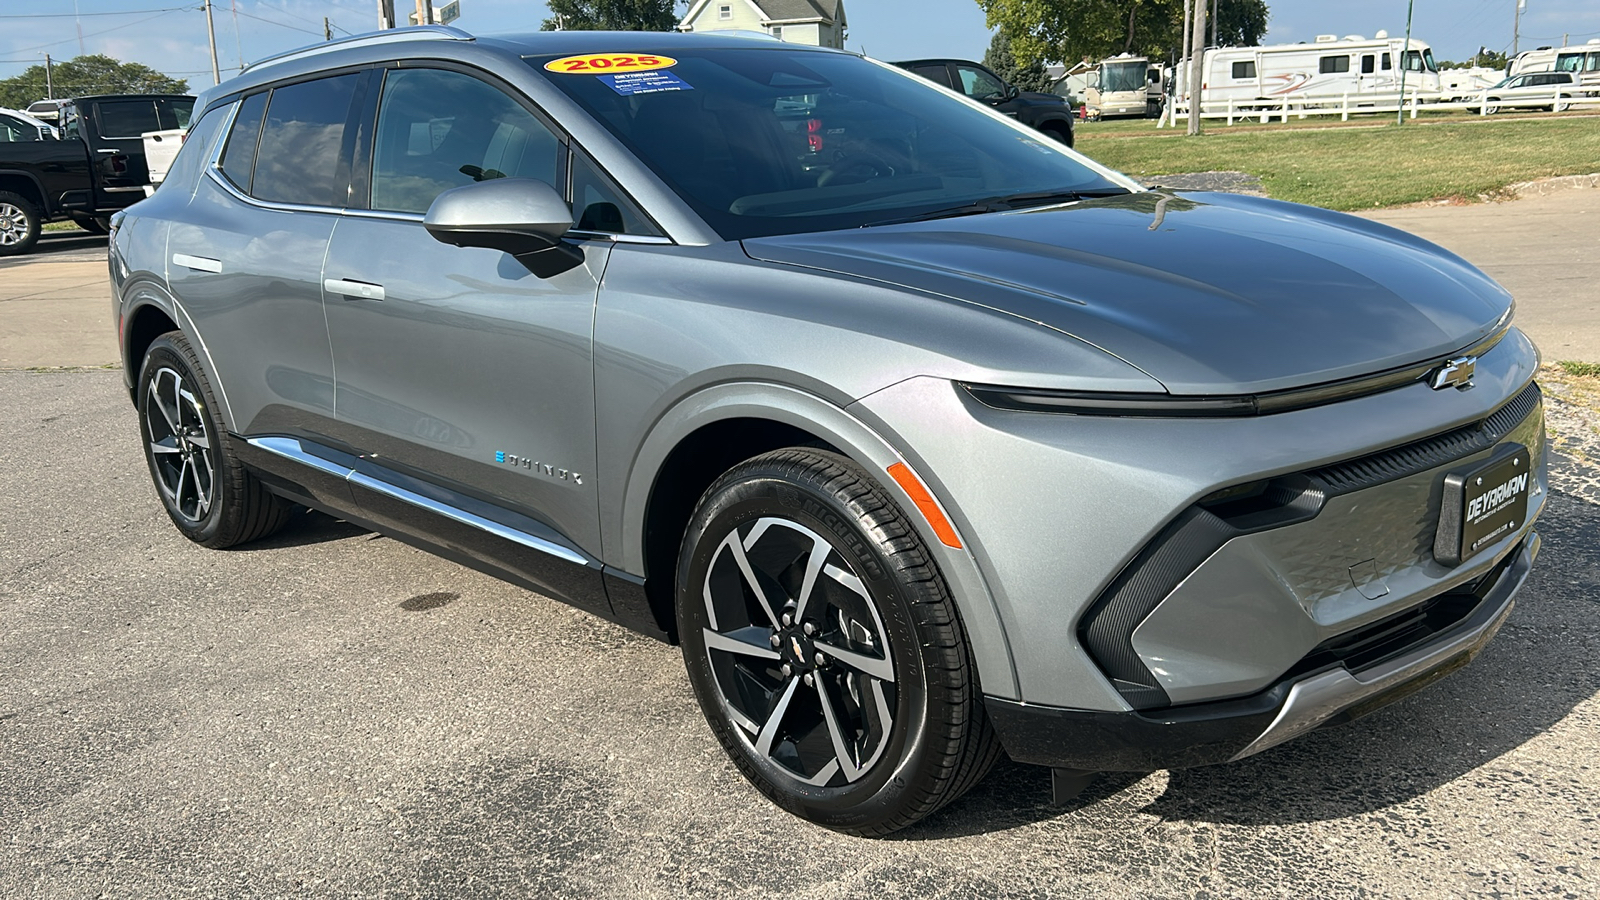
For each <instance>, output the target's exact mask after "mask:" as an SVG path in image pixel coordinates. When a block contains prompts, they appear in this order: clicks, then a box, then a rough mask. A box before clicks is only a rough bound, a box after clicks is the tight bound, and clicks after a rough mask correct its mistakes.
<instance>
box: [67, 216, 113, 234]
mask: <svg viewBox="0 0 1600 900" xmlns="http://www.w3.org/2000/svg"><path fill="white" fill-rule="evenodd" d="M72 224H74V225H76V226H78V227H79V228H82V229H83V230H84V231H87V232H89V233H90V234H107V233H109V232H110V231H111V220H110V219H106V218H103V217H100V216H73V217H72Z"/></svg>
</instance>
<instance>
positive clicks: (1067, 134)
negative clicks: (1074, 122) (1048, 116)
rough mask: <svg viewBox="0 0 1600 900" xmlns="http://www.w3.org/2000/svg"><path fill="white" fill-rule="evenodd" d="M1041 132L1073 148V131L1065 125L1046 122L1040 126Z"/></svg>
mask: <svg viewBox="0 0 1600 900" xmlns="http://www.w3.org/2000/svg"><path fill="white" fill-rule="evenodd" d="M1039 130H1040V131H1042V132H1044V133H1045V134H1047V135H1049V136H1050V137H1052V138H1054V139H1055V140H1058V141H1060V142H1061V143H1063V144H1066V145H1067V146H1068V147H1071V146H1072V129H1071V128H1069V127H1067V126H1065V125H1060V124H1057V123H1055V122H1046V123H1045V124H1044V125H1042V126H1040V128H1039Z"/></svg>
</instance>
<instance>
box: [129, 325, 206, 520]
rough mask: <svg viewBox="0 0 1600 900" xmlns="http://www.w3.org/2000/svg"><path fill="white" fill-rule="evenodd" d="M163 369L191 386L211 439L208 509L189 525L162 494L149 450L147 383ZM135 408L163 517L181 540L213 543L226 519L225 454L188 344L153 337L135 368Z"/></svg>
mask: <svg viewBox="0 0 1600 900" xmlns="http://www.w3.org/2000/svg"><path fill="white" fill-rule="evenodd" d="M163 368H170V369H174V370H176V371H177V372H178V373H179V374H180V375H182V376H183V377H184V379H185V380H186V381H189V382H190V383H192V384H194V386H195V389H196V391H197V392H198V395H197V396H198V399H199V400H200V410H201V415H202V416H203V417H204V419H205V427H206V430H207V433H208V437H209V438H210V439H211V472H212V488H211V494H212V497H211V508H210V509H208V510H207V511H206V514H205V516H203V517H202V518H201V519H200V521H199V522H198V523H195V522H191V521H190V520H189V519H187V518H185V517H184V516H183V515H182V514H181V513H179V512H178V511H177V510H176V509H174V508H173V505H172V503H171V502H170V501H169V500H168V499H167V495H166V492H165V491H163V490H162V489H161V485H160V484H159V479H160V475H159V474H158V472H157V469H156V460H155V454H154V453H152V452H151V450H150V443H151V436H150V418H149V415H150V408H149V405H150V382H151V380H152V379H154V377H155V374H156V373H157V372H158V371H160V370H161V369H163ZM137 406H138V410H139V436H140V438H141V443H142V444H143V446H144V458H145V465H146V466H147V467H148V469H149V471H150V478H151V486H152V487H154V488H155V491H156V496H157V497H159V498H160V499H161V505H162V506H163V507H164V508H165V509H166V511H167V515H168V516H169V517H170V518H171V519H172V524H173V525H175V526H177V529H178V531H180V532H182V534H183V535H184V537H187V538H188V539H189V540H191V541H194V542H195V543H197V544H205V543H207V542H210V541H214V540H216V538H217V535H218V532H219V531H220V530H221V528H222V523H223V520H224V519H225V518H226V512H227V510H226V505H227V493H228V492H227V491H226V490H225V489H224V487H223V485H224V484H225V479H226V477H227V476H226V474H225V472H224V467H225V466H226V461H225V459H224V454H225V453H226V452H227V451H226V447H225V445H224V438H223V431H222V424H221V422H219V421H218V419H217V413H216V404H215V403H214V402H213V399H212V396H211V384H210V382H208V381H207V380H206V379H205V377H204V376H203V375H201V374H200V369H199V364H198V363H197V362H196V361H195V360H194V354H193V352H192V351H191V350H190V348H189V343H188V341H187V340H185V339H184V338H183V337H182V336H181V335H177V334H166V335H162V336H161V337H158V338H156V340H155V341H154V342H153V343H151V345H150V348H149V349H148V350H147V351H145V355H144V362H143V363H142V364H141V365H140V367H139V382H138V397H137Z"/></svg>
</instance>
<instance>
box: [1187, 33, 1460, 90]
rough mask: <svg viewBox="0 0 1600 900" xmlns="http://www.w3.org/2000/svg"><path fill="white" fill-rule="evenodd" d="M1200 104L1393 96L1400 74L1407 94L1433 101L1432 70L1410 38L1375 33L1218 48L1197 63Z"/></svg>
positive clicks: (1429, 54) (1435, 70)
mask: <svg viewBox="0 0 1600 900" xmlns="http://www.w3.org/2000/svg"><path fill="white" fill-rule="evenodd" d="M1202 61H1203V66H1202V71H1203V72H1204V75H1203V76H1202V78H1201V83H1200V90H1201V101H1202V102H1203V103H1205V104H1210V105H1213V106H1214V105H1215V104H1219V103H1226V102H1227V101H1229V100H1233V101H1235V103H1236V105H1238V106H1239V107H1241V108H1249V107H1251V106H1254V105H1260V106H1263V107H1269V106H1276V105H1278V104H1279V103H1282V102H1283V101H1284V99H1285V98H1287V99H1289V100H1292V101H1295V102H1310V103H1316V102H1319V101H1321V102H1337V101H1340V100H1341V99H1342V98H1343V97H1344V96H1345V95H1346V94H1349V95H1350V96H1352V97H1358V96H1360V95H1362V94H1394V93H1397V92H1398V91H1399V90H1400V76H1401V73H1402V70H1404V74H1405V82H1406V83H1405V90H1406V95H1407V96H1408V97H1409V96H1413V95H1416V96H1419V97H1422V98H1425V99H1428V100H1434V99H1437V98H1438V95H1439V67H1438V66H1437V65H1436V64H1435V63H1434V61H1433V50H1432V48H1430V47H1429V46H1428V44H1426V43H1424V42H1423V41H1419V40H1416V39H1415V38H1413V39H1412V40H1411V43H1410V45H1409V49H1407V44H1406V41H1405V40H1404V39H1401V38H1391V37H1389V35H1388V33H1387V32H1383V31H1380V32H1378V35H1377V37H1376V38H1375V39H1374V40H1367V39H1366V38H1363V37H1361V36H1360V35H1350V36H1348V37H1345V38H1343V39H1340V38H1339V37H1337V36H1336V35H1331V34H1323V35H1318V36H1317V40H1316V42H1315V43H1311V44H1279V45H1276V46H1268V47H1220V48H1213V49H1210V50H1207V51H1206V52H1205V55H1204V56H1203V57H1202ZM1187 68H1188V67H1187V64H1179V66H1178V77H1177V79H1176V81H1177V88H1176V90H1177V92H1178V93H1179V94H1182V93H1183V92H1185V91H1186V90H1187V87H1186V79H1185V76H1186V75H1187Z"/></svg>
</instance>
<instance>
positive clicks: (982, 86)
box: [956, 66, 1006, 100]
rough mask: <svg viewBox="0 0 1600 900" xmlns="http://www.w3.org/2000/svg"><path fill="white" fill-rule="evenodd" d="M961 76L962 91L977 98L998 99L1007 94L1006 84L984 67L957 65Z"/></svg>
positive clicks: (957, 70)
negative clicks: (975, 67)
mask: <svg viewBox="0 0 1600 900" xmlns="http://www.w3.org/2000/svg"><path fill="white" fill-rule="evenodd" d="M956 72H957V73H958V74H959V75H960V76H961V92H962V93H963V94H966V95H967V96H968V97H972V98H974V99H977V100H998V99H1000V98H1002V97H1004V96H1005V95H1006V86H1005V85H1004V84H1002V83H1001V82H1000V79H998V78H996V77H994V76H993V75H990V74H989V73H988V72H985V71H983V70H982V69H974V68H971V67H970V66H956Z"/></svg>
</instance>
